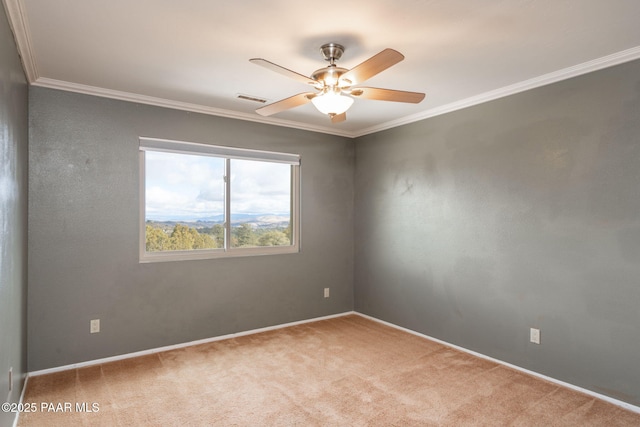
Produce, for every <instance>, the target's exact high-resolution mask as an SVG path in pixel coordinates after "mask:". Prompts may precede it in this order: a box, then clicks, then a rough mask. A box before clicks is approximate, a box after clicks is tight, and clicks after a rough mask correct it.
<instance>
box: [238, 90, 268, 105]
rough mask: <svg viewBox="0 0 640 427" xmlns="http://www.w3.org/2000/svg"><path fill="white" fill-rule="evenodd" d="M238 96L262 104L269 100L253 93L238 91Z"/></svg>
mask: <svg viewBox="0 0 640 427" xmlns="http://www.w3.org/2000/svg"><path fill="white" fill-rule="evenodd" d="M236 97H237V98H239V99H244V100H245V101H253V102H259V103H260V104H264V103H265V102H267V100H266V99H264V98H259V97H257V96H253V95H245V94H243V93H238V94H237V95H236Z"/></svg>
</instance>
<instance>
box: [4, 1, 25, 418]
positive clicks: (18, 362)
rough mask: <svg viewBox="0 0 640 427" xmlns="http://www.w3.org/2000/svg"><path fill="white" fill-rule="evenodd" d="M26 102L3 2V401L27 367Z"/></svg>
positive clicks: (15, 395)
mask: <svg viewBox="0 0 640 427" xmlns="http://www.w3.org/2000/svg"><path fill="white" fill-rule="evenodd" d="M27 100H28V89H27V82H26V79H25V76H24V73H23V71H22V65H21V64H20V58H19V57H18V51H17V49H16V45H15V43H14V41H13V35H12V34H11V30H10V27H9V23H8V21H7V19H6V14H5V10H4V7H3V6H0V251H1V253H0V403H4V402H6V401H7V402H17V401H18V400H19V398H20V392H21V390H22V385H23V384H24V378H25V373H26V370H27V328H26V320H27V305H26V302H27V220H26V218H27V173H28V169H27V145H28V114H27ZM11 367H13V386H14V388H13V391H12V392H11V393H9V392H8V390H9V387H8V385H9V378H8V377H9V368H11ZM14 416H15V414H14V413H7V412H3V411H0V425H11V424H12V423H13V420H14Z"/></svg>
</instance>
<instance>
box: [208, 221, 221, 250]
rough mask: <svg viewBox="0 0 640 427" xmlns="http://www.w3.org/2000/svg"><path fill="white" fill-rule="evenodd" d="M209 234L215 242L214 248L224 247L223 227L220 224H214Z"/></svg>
mask: <svg viewBox="0 0 640 427" xmlns="http://www.w3.org/2000/svg"><path fill="white" fill-rule="evenodd" d="M211 234H212V235H213V238H214V239H215V241H216V248H223V247H224V227H223V226H222V224H215V225H214V226H213V228H212V229H211Z"/></svg>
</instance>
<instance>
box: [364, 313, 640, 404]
mask: <svg viewBox="0 0 640 427" xmlns="http://www.w3.org/2000/svg"><path fill="white" fill-rule="evenodd" d="M354 313H355V314H357V315H358V316H362V317H364V318H366V319H369V320H373V321H374V322H378V323H382V324H383V325H387V326H390V327H392V328H395V329H399V330H401V331H404V332H408V333H410V334H412V335H417V336H419V337H421V338H426V339H428V340H430V341H435V342H437V343H440V344H443V345H446V346H447V347H451V348H455V349H456V350H460V351H462V352H464V353H468V354H471V355H473V356H476V357H479V358H481V359H485V360H489V361H492V362H495V363H498V364H500V365H503V366H507V367H509V368H511V369H515V370H516V371H520V372H523V373H525V374H528V375H532V376H534V377H538V378H541V379H543V380H546V381H549V382H552V383H554V384H558V385H561V386H563V387H566V388H569V389H571V390H575V391H577V392H580V393H583V394H587V395H589V396H592V397H595V398H597V399H600V400H604V401H606V402H609V403H612V404H614V405H616V406H619V407H621V408H624V409H627V410H629V411H632V412H636V413H638V414H640V407H639V406H635V405H632V404H630V403H627V402H623V401H622V400H618V399H614V398H613V397H610V396H606V395H604V394H600V393H596V392H595V391H591V390H588V389H586V388H582V387H579V386H577V385H574V384H571V383H567V382H564V381H561V380H558V379H556V378H553V377H548V376H546V375H544V374H541V373H539V372H535V371H530V370H529V369H525V368H523V367H521V366H517V365H512V364H511V363H508V362H505V361H503V360H500V359H495V358H493V357H491V356H487V355H485V354H482V353H478V352H477V351H473V350H469V349H466V348H464V347H460V346H458V345H455V344H451V343H449V342H446V341H443V340H441V339H438V338H434V337H431V336H429V335H425V334H422V333H420V332H416V331H414V330H411V329H407V328H403V327H402V326H398V325H395V324H393V323H390V322H386V321H384V320H380V319H377V318H375V317H372V316H369V315H367V314H363V313H359V312H357V311H356V312H354Z"/></svg>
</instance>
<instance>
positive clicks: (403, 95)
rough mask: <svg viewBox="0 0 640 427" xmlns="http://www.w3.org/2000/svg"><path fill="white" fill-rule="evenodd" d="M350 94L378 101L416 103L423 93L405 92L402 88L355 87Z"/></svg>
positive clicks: (422, 96) (420, 99) (422, 97)
mask: <svg viewBox="0 0 640 427" xmlns="http://www.w3.org/2000/svg"><path fill="white" fill-rule="evenodd" d="M350 95H352V96H356V97H358V98H365V99H375V100H378V101H394V102H409V103H411V104H417V103H419V102H420V101H422V100H423V99H424V96H425V95H424V93H419V92H406V91H403V90H393V89H380V88H377V87H357V88H355V89H353V90H352V91H351V93H350Z"/></svg>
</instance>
